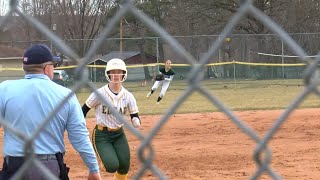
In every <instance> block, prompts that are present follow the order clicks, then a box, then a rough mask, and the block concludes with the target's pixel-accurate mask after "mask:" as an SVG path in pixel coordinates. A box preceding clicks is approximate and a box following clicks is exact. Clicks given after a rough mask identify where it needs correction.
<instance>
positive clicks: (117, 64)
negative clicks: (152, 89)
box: [105, 58, 128, 82]
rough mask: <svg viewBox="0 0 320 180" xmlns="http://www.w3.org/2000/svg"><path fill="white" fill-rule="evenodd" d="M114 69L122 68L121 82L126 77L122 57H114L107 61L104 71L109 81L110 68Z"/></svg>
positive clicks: (125, 68) (126, 72)
mask: <svg viewBox="0 0 320 180" xmlns="http://www.w3.org/2000/svg"><path fill="white" fill-rule="evenodd" d="M115 69H119V70H123V74H122V75H123V76H122V80H120V82H123V81H125V80H126V79H127V74H128V71H127V67H126V64H125V63H124V61H123V60H122V59H118V58H114V59H111V60H110V61H108V63H107V67H106V71H105V75H106V78H107V80H108V81H109V82H111V79H110V77H109V71H111V70H115Z"/></svg>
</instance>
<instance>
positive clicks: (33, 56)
mask: <svg viewBox="0 0 320 180" xmlns="http://www.w3.org/2000/svg"><path fill="white" fill-rule="evenodd" d="M46 62H53V63H61V58H60V57H57V56H53V54H52V52H51V50H50V49H49V47H48V46H46V45H44V44H36V45H33V46H31V47H29V48H28V49H27V50H26V51H25V52H24V55H23V64H42V63H46Z"/></svg>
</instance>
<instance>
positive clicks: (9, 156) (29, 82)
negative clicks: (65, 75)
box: [0, 44, 101, 180]
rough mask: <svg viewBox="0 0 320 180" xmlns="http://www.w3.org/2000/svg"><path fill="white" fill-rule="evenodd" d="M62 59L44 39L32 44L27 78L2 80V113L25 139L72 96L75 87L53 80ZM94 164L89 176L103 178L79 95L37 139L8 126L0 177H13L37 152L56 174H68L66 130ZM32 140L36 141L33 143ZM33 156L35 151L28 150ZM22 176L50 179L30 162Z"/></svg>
mask: <svg viewBox="0 0 320 180" xmlns="http://www.w3.org/2000/svg"><path fill="white" fill-rule="evenodd" d="M60 61H61V59H60V58H58V57H54V56H53V55H52V53H51V51H50V49H49V48H48V47H47V46H46V45H43V44H37V45H34V46H31V47H30V48H28V49H27V50H26V51H25V53H24V57H23V70H24V71H25V72H26V75H25V78H24V79H20V80H8V81H4V82H2V83H1V84H0V92H1V94H0V117H1V119H2V120H3V121H4V122H5V123H7V124H8V125H10V126H11V127H14V129H15V130H18V131H19V132H20V133H22V134H23V135H24V136H25V137H26V138H31V137H32V136H33V135H34V133H35V132H36V131H37V129H38V127H39V126H40V125H41V124H43V123H44V121H45V120H46V118H47V116H48V115H49V114H50V113H51V112H52V111H53V110H54V109H55V108H56V107H57V106H58V105H59V104H60V103H61V102H62V101H63V100H64V99H65V98H66V97H67V96H68V95H69V94H71V93H72V92H71V90H69V89H67V88H65V87H62V86H60V85H58V84H56V83H55V82H53V81H51V80H52V78H53V69H54V67H55V66H56V65H57V64H58V63H59V62H60ZM65 130H67V132H68V137H69V140H70V142H71V144H72V146H73V147H74V148H75V149H76V150H77V151H78V152H79V154H80V155H81V158H82V160H83V161H84V163H85V164H86V165H87V167H88V169H89V175H88V179H101V177H100V173H99V165H98V161H97V158H96V155H95V152H94V149H93V146H92V144H91V142H90V137H89V132H88V129H87V127H86V122H85V119H84V117H83V115H82V112H81V106H80V104H79V101H78V99H77V97H76V96H75V94H72V96H71V98H69V99H68V100H67V101H66V102H65V103H64V104H63V105H62V107H60V108H59V110H58V111H57V112H56V113H55V114H54V115H53V116H52V118H51V119H50V120H49V122H48V123H47V124H46V125H45V126H44V128H43V129H42V130H41V131H40V133H39V134H38V135H37V136H35V138H34V139H33V140H32V144H28V143H27V142H24V141H23V140H21V139H20V138H19V137H17V136H16V135H15V134H13V133H12V132H11V131H9V130H8V129H7V128H5V129H4V135H3V152H2V153H3V157H4V160H3V168H2V170H1V175H0V179H2V180H3V179H10V178H11V177H12V176H13V175H14V174H15V173H16V172H17V171H18V170H19V168H20V167H21V166H22V165H23V163H24V161H25V158H26V157H27V154H29V153H34V154H35V158H36V159H38V160H39V161H40V162H41V163H42V167H46V168H47V170H49V171H50V172H51V173H52V174H53V175H54V176H56V177H57V178H58V177H60V179H64V180H66V179H68V171H69V168H68V167H67V166H66V165H65V164H64V161H63V155H64V154H65V152H66V148H65V144H64V132H65ZM31 145H32V146H31ZM29 155H30V154H29ZM23 179H35V180H39V179H47V176H45V174H43V172H42V171H41V170H40V169H39V168H38V167H37V166H34V165H33V164H31V165H30V166H29V167H28V169H27V171H26V172H25V174H24V176H23Z"/></svg>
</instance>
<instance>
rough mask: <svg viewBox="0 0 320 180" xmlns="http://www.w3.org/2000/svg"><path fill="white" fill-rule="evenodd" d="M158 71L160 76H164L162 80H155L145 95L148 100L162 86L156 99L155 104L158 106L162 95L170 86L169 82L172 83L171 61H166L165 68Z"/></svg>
mask: <svg viewBox="0 0 320 180" xmlns="http://www.w3.org/2000/svg"><path fill="white" fill-rule="evenodd" d="M159 71H160V73H161V74H163V75H164V78H163V79H158V78H157V79H156V80H155V82H154V84H153V86H152V88H151V91H150V92H149V93H148V94H147V98H149V97H150V96H151V95H152V94H153V93H154V91H155V90H156V89H157V88H158V87H159V86H160V85H162V88H161V91H160V94H159V96H158V99H157V104H159V102H160V101H161V99H162V98H163V97H164V95H165V94H166V92H167V89H168V87H169V85H170V82H171V81H172V79H173V76H174V74H175V72H174V71H173V69H172V68H171V60H166V61H165V66H164V67H161V68H159Z"/></svg>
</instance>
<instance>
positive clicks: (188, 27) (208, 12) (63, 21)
mask: <svg viewBox="0 0 320 180" xmlns="http://www.w3.org/2000/svg"><path fill="white" fill-rule="evenodd" d="M133 2H134V3H135V5H136V7H137V8H138V9H140V10H142V11H143V12H144V13H146V14H147V15H148V16H149V17H151V18H152V19H153V20H154V21H155V22H157V23H158V24H160V25H161V26H162V27H163V28H164V29H165V30H167V31H168V32H169V33H170V34H171V35H173V36H190V35H212V34H219V33H220V32H221V31H222V30H223V28H224V27H225V25H226V24H227V22H228V21H229V20H230V18H231V17H232V16H233V15H234V14H235V13H236V12H237V10H238V9H239V7H240V6H241V2H243V1H242V0H210V1H208V0H135V1H133ZM121 3H123V2H122V1H121V0H21V1H20V3H19V8H20V9H21V11H23V12H24V13H25V14H28V15H29V16H32V17H34V18H36V19H38V20H39V21H40V22H42V23H43V24H45V25H46V26H47V27H48V28H49V29H51V30H52V31H54V33H56V34H57V35H58V36H59V37H61V38H62V39H66V40H68V39H79V40H80V39H95V38H97V36H98V35H99V33H100V32H101V31H102V29H103V28H104V27H105V26H106V24H107V22H108V21H109V20H110V18H112V17H113V15H114V14H115V13H116V12H117V11H118V10H119V8H121ZM319 3H320V2H319V1H318V0H294V1H292V0H253V5H254V6H256V7H257V8H259V9H260V10H261V11H263V12H264V13H265V14H267V15H268V16H269V17H271V18H272V19H273V20H274V21H276V22H277V23H278V24H280V25H281V26H282V27H283V28H284V29H285V30H286V31H287V32H289V33H314V32H319V27H320V23H319V19H318V17H319V15H320V11H319ZM1 7H4V6H1ZM1 7H0V12H3V9H1ZM2 14H3V13H2ZM10 18H11V19H12V20H10V21H9V23H8V24H7V25H6V26H3V27H0V28H1V29H2V31H0V38H1V40H3V41H5V40H7V41H34V40H40V39H46V38H45V37H43V35H41V34H40V33H39V32H38V31H37V30H36V29H34V28H33V27H32V26H31V25H30V24H28V23H27V22H25V21H23V20H22V19H20V18H19V17H17V16H15V15H12V16H10ZM120 24H121V25H120ZM120 24H119V26H116V27H114V29H113V32H112V33H111V36H110V38H119V37H120V36H122V37H153V36H159V35H158V34H156V33H154V32H153V31H151V30H150V29H149V28H147V27H146V26H145V25H144V24H143V23H142V22H141V21H140V20H139V19H137V18H136V17H134V16H133V15H132V14H130V13H127V14H126V15H125V16H124V17H123V18H122V20H121V22H120ZM7 27H10V28H9V29H8V28H7ZM5 28H7V29H6V31H4V29H5ZM232 33H234V34H268V33H271V32H270V30H268V28H266V27H265V26H264V25H263V24H262V23H261V22H260V21H259V20H257V19H255V18H254V17H253V16H251V15H249V14H247V15H246V16H245V17H244V18H242V20H241V21H240V22H239V23H238V25H237V26H236V27H235V29H234V30H233V32H232ZM92 43H93V41H79V42H77V43H73V44H72V45H73V47H74V49H76V50H77V51H78V53H79V54H80V55H83V54H84V52H85V51H86V50H87V49H88V48H89V47H90V46H91V44H92ZM138 44H139V48H145V45H146V44H144V43H143V42H142V43H140V42H139V43H138ZM161 47H162V46H161V44H160V47H159V48H160V49H159V51H160V54H162V53H161V51H163V50H161Z"/></svg>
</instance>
